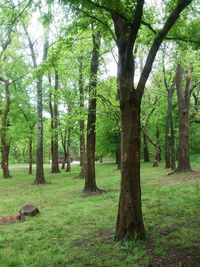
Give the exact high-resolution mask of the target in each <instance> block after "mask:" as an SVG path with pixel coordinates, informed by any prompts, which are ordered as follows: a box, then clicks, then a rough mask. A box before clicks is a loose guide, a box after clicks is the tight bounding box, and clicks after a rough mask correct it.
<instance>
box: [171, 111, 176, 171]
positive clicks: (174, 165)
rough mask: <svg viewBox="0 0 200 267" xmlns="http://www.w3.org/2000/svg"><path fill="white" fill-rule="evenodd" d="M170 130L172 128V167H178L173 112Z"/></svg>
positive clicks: (173, 168)
mask: <svg viewBox="0 0 200 267" xmlns="http://www.w3.org/2000/svg"><path fill="white" fill-rule="evenodd" d="M170 130H171V132H170V133H171V140H170V141H171V169H172V170H175V169H176V156H175V155H176V154H175V137H174V123H173V116H172V112H171V114H170Z"/></svg>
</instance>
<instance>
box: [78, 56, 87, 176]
mask: <svg viewBox="0 0 200 267" xmlns="http://www.w3.org/2000/svg"><path fill="white" fill-rule="evenodd" d="M79 103H80V115H81V116H83V112H84V85H83V57H82V56H81V57H80V58H79ZM79 124H80V126H79V128H80V169H81V171H80V175H79V177H80V178H83V179H84V178H85V158H86V155H85V121H84V118H81V119H80V122H79Z"/></svg>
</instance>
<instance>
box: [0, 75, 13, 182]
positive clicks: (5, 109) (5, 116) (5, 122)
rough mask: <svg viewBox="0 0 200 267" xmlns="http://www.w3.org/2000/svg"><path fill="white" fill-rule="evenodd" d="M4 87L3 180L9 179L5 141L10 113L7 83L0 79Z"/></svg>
mask: <svg viewBox="0 0 200 267" xmlns="http://www.w3.org/2000/svg"><path fill="white" fill-rule="evenodd" d="M0 80H1V81H2V82H3V83H4V85H5V108H4V110H2V111H1V167H2V170H3V178H11V175H10V171H9V144H8V141H7V129H8V114H9V112H10V91H9V81H7V80H4V79H2V78H1V79H0Z"/></svg>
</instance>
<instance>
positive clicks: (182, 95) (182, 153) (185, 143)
mask: <svg viewBox="0 0 200 267" xmlns="http://www.w3.org/2000/svg"><path fill="white" fill-rule="evenodd" d="M183 72H184V70H183V68H182V67H181V65H180V64H177V69H176V89H177V97H178V114H179V150H178V166H177V169H176V171H177V172H181V171H191V166H190V159H189V109H190V94H191V88H192V68H191V67H190V68H188V70H187V75H186V83H185V89H183Z"/></svg>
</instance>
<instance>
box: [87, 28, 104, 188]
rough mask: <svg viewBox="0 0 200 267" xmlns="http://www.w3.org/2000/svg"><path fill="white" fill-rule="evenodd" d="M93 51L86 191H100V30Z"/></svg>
mask: <svg viewBox="0 0 200 267" xmlns="http://www.w3.org/2000/svg"><path fill="white" fill-rule="evenodd" d="M92 38H93V51H92V58H91V70H90V72H91V74H90V75H91V76H90V82H89V107H88V121H87V148H86V161H87V164H86V174H85V187H84V192H88V193H90V192H93V193H95V192H99V191H100V189H99V188H98V187H97V185H96V176H95V148H96V133H95V128H96V87H97V72H98V67H99V51H100V42H101V36H100V34H99V32H96V33H93V36H92Z"/></svg>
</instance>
